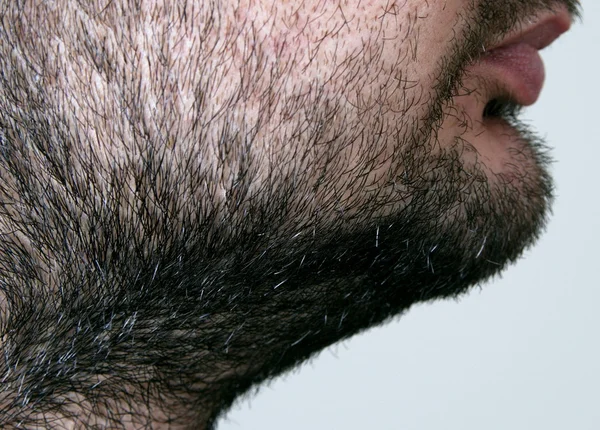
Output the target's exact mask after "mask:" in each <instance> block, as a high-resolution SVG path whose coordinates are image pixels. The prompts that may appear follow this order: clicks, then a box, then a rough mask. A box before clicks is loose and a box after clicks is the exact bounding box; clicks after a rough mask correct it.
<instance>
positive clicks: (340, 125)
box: [0, 0, 578, 429]
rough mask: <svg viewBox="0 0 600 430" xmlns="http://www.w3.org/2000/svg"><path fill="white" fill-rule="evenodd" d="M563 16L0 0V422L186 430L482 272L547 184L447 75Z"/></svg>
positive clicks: (437, 4)
mask: <svg viewBox="0 0 600 430" xmlns="http://www.w3.org/2000/svg"><path fill="white" fill-rule="evenodd" d="M577 6H578V3H577V2H576V1H575V0H563V1H550V0H547V1H546V0H531V1H517V0H505V1H502V2H499V1H497V0H487V1H486V0H480V1H475V0H429V1H423V0H401V1H397V2H394V1H387V0H385V1H380V0H371V1H361V2H350V1H344V0H336V1H325V0H321V1H317V0H306V1H299V0H298V1H296V0H290V1H277V2H271V1H267V0H263V1H260V0H239V1H233V2H225V1H216V0H210V1H209V0H206V1H201V0H183V1H178V2H174V1H173V2H169V1H159V0H153V1H150V0H148V1H141V0H138V1H136V0H115V1H100V0H89V1H80V0H79V1H78V0H64V1H50V0H48V1H41V0H10V1H9V0H2V1H0V161H1V162H0V348H1V349H2V357H3V359H2V360H0V375H1V377H2V384H1V385H0V424H1V425H2V426H3V427H4V428H140V427H141V428H144V427H148V428H182V429H183V428H192V429H198V428H212V427H213V425H214V423H215V420H216V419H217V418H218V416H219V415H220V414H221V413H223V412H224V411H225V410H226V409H227V407H228V406H229V405H230V404H231V403H232V401H233V400H234V399H235V398H236V397H237V396H238V395H240V394H242V393H244V392H246V391H247V390H248V389H249V388H251V387H252V386H253V385H255V384H258V383H260V382H262V381H264V380H266V379H268V378H271V377H273V376H275V375H277V374H279V373H281V372H283V371H285V370H287V369H289V368H291V367H293V366H295V365H297V364H298V363H300V362H302V361H303V360H305V359H306V358H308V357H310V356H311V355H312V354H314V353H315V352H318V351H319V350H321V349H322V348H324V347H326V346H327V345H330V344H332V343H334V342H336V341H338V340H340V339H344V338H347V337H349V336H351V335H353V334H356V333H357V332H359V331H361V330H363V329H366V328H368V327H372V326H374V325H377V324H380V323H382V322H384V321H386V320H388V319H389V318H391V317H393V316H396V315H398V314H401V313H402V312H404V311H406V310H407V309H408V308H409V307H410V306H411V305H412V304H414V303H418V302H422V301H426V300H432V299H437V298H445V297H456V296H458V295H460V294H462V293H464V292H466V291H468V290H469V289H470V287H472V286H473V285H477V284H479V283H481V282H483V281H484V280H486V279H488V278H489V277H491V276H493V275H495V274H497V273H499V272H500V271H501V270H502V269H504V268H505V267H506V266H507V265H508V264H510V263H511V262H514V261H515V260H516V259H517V258H518V257H519V256H520V255H521V254H522V252H523V250H524V249H526V248H527V247H528V246H530V245H531V244H532V243H533V242H534V241H535V239H536V238H537V237H538V236H539V234H540V232H541V231H542V229H543V226H544V224H545V221H546V218H547V215H548V211H549V207H550V203H551V200H552V182H551V178H550V176H549V174H548V172H547V165H548V156H547V149H546V148H545V147H544V146H543V144H542V142H541V141H540V140H539V139H538V138H537V137H535V135H533V134H532V133H531V132H530V131H528V130H526V129H525V128H524V127H523V126H522V125H520V124H519V123H518V120H517V115H518V106H516V105H514V104H512V103H510V99H511V95H510V93H508V92H507V90H506V89H505V88H503V87H502V85H501V83H498V82H492V81H490V80H486V79H485V77H482V76H478V75H477V73H474V72H472V71H470V69H469V66H470V65H471V64H473V62H474V61H475V60H476V59H477V58H479V57H481V56H482V55H483V54H484V48H485V46H493V45H494V44H495V43H497V42H498V41H500V40H502V39H504V38H505V37H506V36H507V35H508V34H510V33H512V32H518V31H519V29H520V28H522V27H523V26H526V25H528V24H529V23H530V22H532V20H535V19H536V17H539V16H541V15H543V14H544V13H546V14H547V13H549V11H550V10H553V9H554V10H556V9H557V8H559V7H567V8H568V9H569V10H570V11H571V12H572V13H573V14H575V13H576V9H577ZM494 99H500V100H505V101H508V102H506V103H503V104H501V105H500V106H501V108H500V109H498V111H497V112H496V115H494V116H493V117H490V116H485V117H484V116H483V111H484V108H485V107H486V105H487V104H488V102H490V101H491V100H494ZM509 124H511V125H510V126H509Z"/></svg>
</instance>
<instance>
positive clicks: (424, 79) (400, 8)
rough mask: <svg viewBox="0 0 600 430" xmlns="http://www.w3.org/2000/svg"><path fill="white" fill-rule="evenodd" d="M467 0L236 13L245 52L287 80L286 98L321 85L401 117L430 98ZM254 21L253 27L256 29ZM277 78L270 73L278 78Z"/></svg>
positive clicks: (288, 5)
mask: <svg viewBox="0 0 600 430" xmlns="http://www.w3.org/2000/svg"><path fill="white" fill-rule="evenodd" d="M461 4H462V0H461V1H435V2H423V1H422V0H403V1H397V2H390V1H389V0H386V1H379V0H376V1H367V2H358V3H357V2H354V1H335V2H333V1H316V0H307V1H302V2H299V1H298V2H295V1H289V2H278V3H276V4H273V3H271V4H269V5H267V4H266V3H260V4H256V3H254V2H252V3H247V4H246V5H245V7H240V8H239V9H237V11H236V13H235V16H236V20H237V24H236V26H239V27H240V28H242V31H243V33H244V35H245V37H241V38H239V41H238V44H237V50H238V52H239V53H240V54H243V53H248V52H254V53H255V54H256V55H257V57H256V58H257V61H259V62H260V63H261V64H263V65H267V67H269V68H270V69H271V70H277V71H278V72H279V73H278V75H279V76H281V77H282V78H285V79H286V82H285V84H283V86H282V87H281V89H282V90H283V91H284V92H285V93H291V92H293V91H297V90H298V89H299V88H302V89H306V88H314V87H315V86H316V87H319V90H321V91H325V92H326V93H327V94H331V95H334V96H335V95H339V94H343V95H344V98H345V99H346V100H347V101H348V102H349V103H351V104H352V105H354V106H355V107H356V108H357V109H361V110H364V109H368V108H369V107H370V106H372V105H374V104H378V105H379V106H383V107H384V108H389V109H390V110H394V111H396V112H398V113H399V114H402V115H404V114H407V113H409V111H411V110H412V111H415V109H414V108H417V107H418V106H419V105H421V104H422V103H426V102H427V101H428V100H429V99H430V96H432V92H433V88H434V86H435V84H436V78H437V76H438V75H439V72H440V70H439V69H440V66H441V64H440V63H441V61H440V60H441V59H442V57H443V56H444V55H446V54H447V52H448V51H449V48H450V46H451V45H452V43H453V42H454V41H455V38H456V36H457V29H458V28H460V27H461V22H460V18H459V14H458V12H459V11H460V7H461ZM250 23H252V24H250ZM272 76H273V75H272V74H271V75H268V78H269V79H272Z"/></svg>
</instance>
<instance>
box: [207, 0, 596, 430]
mask: <svg viewBox="0 0 600 430" xmlns="http://www.w3.org/2000/svg"><path fill="white" fill-rule="evenodd" d="M583 5H584V21H583V24H581V23H579V24H577V25H576V26H575V27H574V28H573V30H572V31H571V32H570V33H569V34H567V35H566V36H564V37H563V38H562V39H560V40H559V41H558V42H557V43H556V44H555V45H553V46H552V47H550V48H549V49H548V50H546V51H545V53H544V58H545V60H546V65H547V72H548V73H547V74H548V79H547V83H546V87H545V90H544V94H543V96H542V98H541V99H540V100H539V102H538V103H537V105H536V106H535V107H533V108H530V109H529V110H528V112H527V118H529V119H530V121H531V122H532V123H533V124H535V127H536V129H537V130H539V131H540V132H541V133H542V134H543V135H545V136H547V139H548V142H549V143H550V144H551V145H552V146H553V147H555V149H554V152H553V156H554V158H555V159H556V160H557V162H556V164H555V165H554V169H553V170H554V176H555V178H556V182H557V201H556V204H555V209H554V215H553V218H552V221H551V223H550V224H549V227H548V229H547V232H546V234H545V235H544V236H543V239H542V240H541V241H540V242H539V243H538V245H537V246H536V247H535V248H533V249H531V250H530V251H528V252H527V254H526V256H525V258H524V259H523V260H521V261H520V262H519V263H518V264H517V265H516V266H513V267H511V268H510V269H509V270H508V271H507V272H505V274H504V276H503V277H502V279H497V280H496V281H495V282H492V283H488V284H486V285H485V286H484V287H483V288H482V289H476V290H473V291H472V292H471V293H470V294H469V295H468V296H465V297H463V298H462V299H460V300H459V301H456V302H455V301H447V302H436V303H433V304H425V305H420V306H416V307H414V308H412V309H411V310H410V311H409V312H408V313H407V314H405V315H404V316H402V317H401V318H398V319H397V320H395V321H394V322H392V323H390V324H388V325H386V326H384V327H382V328H378V329H373V330H370V331H368V332H366V333H365V334H363V335H360V336H358V337H355V338H353V339H352V340H350V341H347V342H345V343H342V344H339V345H336V346H334V347H332V348H330V349H328V350H326V351H324V352H323V353H321V355H320V356H319V357H318V358H317V359H315V360H313V361H311V362H310V363H308V364H305V365H304V366H303V367H302V368H301V369H299V370H296V371H295V372H292V373H291V374H288V375H285V376H284V377H282V378H279V379H277V380H275V381H273V382H272V383H271V384H269V385H268V386H264V387H262V388H261V390H260V392H259V394H258V395H257V396H254V395H253V396H249V397H247V398H246V399H244V400H242V401H240V402H238V404H237V406H236V407H235V408H234V409H233V410H232V412H230V413H229V414H228V416H227V417H226V418H225V419H224V420H223V421H221V423H220V425H219V427H218V429H219V430H240V429H244V430H246V429H252V430H254V429H260V430H270V429H273V430H296V429H298V430H299V429H302V430H307V429H311V430H321V429H344V430H354V429H356V430H358V429H361V430H362V429H377V430H381V429H384V430H385V429H390V430H391V429H394V430H395V429H398V430H430V429H436V430H437V429H444V430H448V429H450V430H455V429H457V430H471V429H472V430H496V429H497V430H532V429H533V430H537V429H540V430H542V429H543V430H554V429H556V430H558V429H560V430H567V429H569V430H570V429H575V430H599V429H600V338H599V335H598V331H599V330H600V310H598V305H599V304H600V288H599V287H600V281H599V280H598V271H599V269H600V261H599V257H600V192H599V191H600V190H599V189H598V188H599V185H600V179H599V176H600V164H599V160H600V139H599V138H598V128H600V115H599V106H600V85H599V83H598V80H599V79H600V2H599V1H598V0H584V1H583Z"/></svg>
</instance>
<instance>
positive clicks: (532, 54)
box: [470, 8, 571, 106]
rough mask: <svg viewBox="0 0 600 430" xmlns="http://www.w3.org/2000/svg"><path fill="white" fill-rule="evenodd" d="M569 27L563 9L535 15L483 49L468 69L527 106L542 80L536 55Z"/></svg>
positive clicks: (538, 93) (539, 90) (532, 100)
mask: <svg viewBox="0 0 600 430" xmlns="http://www.w3.org/2000/svg"><path fill="white" fill-rule="evenodd" d="M570 26H571V15H570V14H569V12H568V10H567V9H566V8H560V9H557V10H556V11H555V12H553V13H550V14H545V15H543V16H540V17H538V18H537V19H536V20H535V21H534V22H533V23H532V24H531V25H529V26H527V27H525V28H523V29H521V31H519V32H516V33H513V34H511V35H509V36H508V37H506V38H505V39H504V40H503V41H501V42H500V43H499V44H498V45H496V46H493V47H491V48H490V49H488V50H486V53H485V54H484V55H483V56H482V57H481V58H480V60H479V61H478V62H477V63H476V64H474V65H473V66H472V67H470V72H471V73H475V74H476V75H478V76H481V77H483V78H485V79H486V80H490V81H492V82H495V83H497V84H499V85H500V87H501V88H502V90H503V91H504V92H505V94H504V95H503V96H504V97H507V96H508V98H509V99H511V100H513V101H514V102H516V103H517V104H519V105H522V106H529V105H531V104H533V103H535V102H536V101H537V99H538V98H539V96H540V94H541V91H542V88H543V85H544V80H545V70H544V62H543V60H542V57H541V56H540V54H539V51H540V50H541V49H544V48H546V47H547V46H549V45H550V44H552V42H554V41H555V40H556V39H558V38H559V37H560V36H561V35H562V34H563V33H565V32H566V31H568V30H569V28H570Z"/></svg>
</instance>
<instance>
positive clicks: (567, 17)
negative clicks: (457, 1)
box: [486, 7, 572, 52]
mask: <svg viewBox="0 0 600 430" xmlns="http://www.w3.org/2000/svg"><path fill="white" fill-rule="evenodd" d="M571 23H572V17H571V14H570V13H569V11H568V10H567V8H566V7H560V8H556V10H554V11H550V12H548V13H545V14H543V15H540V16H538V17H537V18H536V19H535V20H533V21H532V23H531V24H530V25H522V26H521V27H520V29H519V31H515V32H512V33H510V34H509V35H508V36H507V37H506V38H505V39H504V40H502V41H501V42H500V43H499V44H497V45H495V46H492V47H490V48H487V49H486V51H488V52H489V51H491V50H494V49H497V48H502V47H506V46H509V45H516V44H521V43H523V44H527V45H530V46H532V47H534V48H535V49H538V50H541V49H544V48H546V47H547V46H548V45H550V44H551V43H552V42H554V41H555V40H556V39H558V37H560V35H561V34H563V33H565V32H566V31H568V30H569V28H570V27H571Z"/></svg>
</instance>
